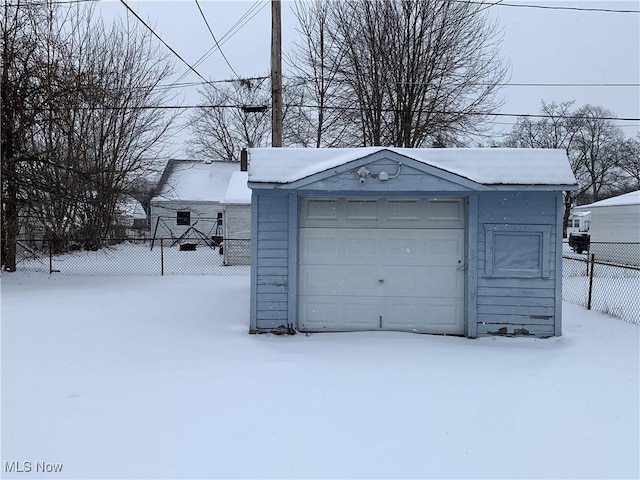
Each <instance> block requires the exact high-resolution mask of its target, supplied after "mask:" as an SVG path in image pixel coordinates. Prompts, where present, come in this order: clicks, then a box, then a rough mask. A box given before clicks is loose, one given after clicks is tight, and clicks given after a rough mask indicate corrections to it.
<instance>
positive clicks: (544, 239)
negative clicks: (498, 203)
mask: <svg viewBox="0 0 640 480" xmlns="http://www.w3.org/2000/svg"><path fill="white" fill-rule="evenodd" d="M485 239H486V249H487V252H486V253H487V255H486V262H485V276H486V277H503V278H504V277H506V278H549V271H550V265H549V262H550V242H551V226H550V225H503V224H486V225H485Z"/></svg>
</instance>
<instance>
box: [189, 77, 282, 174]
mask: <svg viewBox="0 0 640 480" xmlns="http://www.w3.org/2000/svg"><path fill="white" fill-rule="evenodd" d="M267 88H268V86H267V85H265V82H264V81H263V80H241V81H238V82H237V83H233V84H231V85H227V86H214V85H207V86H205V88H204V89H203V90H201V91H200V95H201V96H202V98H203V102H204V104H205V106H204V107H201V108H198V109H197V110H196V112H195V113H194V114H193V115H192V116H191V119H190V123H191V127H192V132H193V137H192V138H191V140H190V145H189V149H188V151H189V153H190V154H191V155H193V156H194V157H195V158H200V159H210V160H214V161H222V162H239V161H240V150H241V149H242V148H243V147H247V146H248V147H259V146H266V144H267V141H268V138H269V133H270V129H271V122H270V120H271V116H270V114H269V111H268V110H267V107H266V106H267V105H269V104H270V97H269V90H268V89H267Z"/></svg>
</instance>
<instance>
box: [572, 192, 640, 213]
mask: <svg viewBox="0 0 640 480" xmlns="http://www.w3.org/2000/svg"><path fill="white" fill-rule="evenodd" d="M622 205H640V190H636V191H635V192H629V193H625V194H623V195H618V196H617V197H611V198H607V199H605V200H600V201H599V202H594V203H590V204H589V205H580V206H579V207H576V208H580V209H585V208H599V207H617V206H622Z"/></svg>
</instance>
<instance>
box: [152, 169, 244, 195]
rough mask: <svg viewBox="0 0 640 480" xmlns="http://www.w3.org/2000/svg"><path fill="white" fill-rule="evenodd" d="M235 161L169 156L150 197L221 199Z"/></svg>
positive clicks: (232, 171) (233, 170)
mask: <svg viewBox="0 0 640 480" xmlns="http://www.w3.org/2000/svg"><path fill="white" fill-rule="evenodd" d="M239 170H240V165H239V164H238V163H230V162H211V163H206V162H201V161H196V160H170V161H169V163H168V164H167V167H166V168H165V171H164V173H163V175H162V178H161V180H160V186H159V187H160V193H159V194H158V195H157V196H156V197H155V198H154V199H153V200H152V201H167V200H181V201H185V200H187V201H206V202H221V201H222V200H223V199H224V196H225V193H226V191H227V185H228V184H229V180H230V179H231V175H232V174H233V173H234V172H237V171H239Z"/></svg>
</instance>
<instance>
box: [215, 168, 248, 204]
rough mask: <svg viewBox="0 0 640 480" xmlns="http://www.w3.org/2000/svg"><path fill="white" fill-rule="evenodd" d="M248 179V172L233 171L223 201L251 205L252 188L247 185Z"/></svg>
mask: <svg viewBox="0 0 640 480" xmlns="http://www.w3.org/2000/svg"><path fill="white" fill-rule="evenodd" d="M247 179H248V174H247V172H233V174H232V175H231V180H229V185H227V192H226V193H225V195H224V199H223V201H222V203H240V204H247V205H249V204H250V203H251V189H250V188H249V187H248V186H247Z"/></svg>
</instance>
